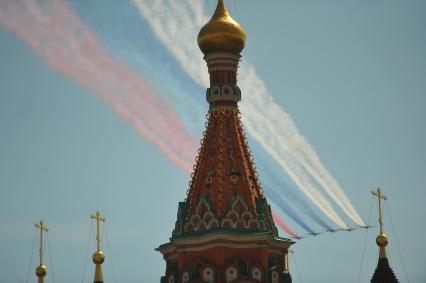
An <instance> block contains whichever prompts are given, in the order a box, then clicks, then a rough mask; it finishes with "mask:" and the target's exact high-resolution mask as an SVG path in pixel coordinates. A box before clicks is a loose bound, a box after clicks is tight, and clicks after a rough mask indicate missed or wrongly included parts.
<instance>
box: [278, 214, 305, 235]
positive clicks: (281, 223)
mask: <svg viewBox="0 0 426 283" xmlns="http://www.w3.org/2000/svg"><path fill="white" fill-rule="evenodd" d="M272 218H273V219H274V221H275V224H277V226H278V227H280V228H281V229H283V230H284V231H286V232H287V233H288V234H289V235H290V236H292V237H293V238H296V239H299V238H300V237H299V236H298V235H297V234H296V233H294V232H293V231H292V230H291V229H290V227H288V226H287V225H286V224H285V223H284V222H283V221H282V220H281V218H279V216H278V215H277V214H275V212H272Z"/></svg>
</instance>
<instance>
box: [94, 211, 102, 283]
mask: <svg viewBox="0 0 426 283" xmlns="http://www.w3.org/2000/svg"><path fill="white" fill-rule="evenodd" d="M90 218H92V219H95V220H96V252H95V253H94V254H93V256H92V260H93V263H94V264H95V265H96V267H95V281H94V282H95V283H102V282H104V279H103V274H102V266H101V264H102V263H103V262H104V260H105V255H104V253H103V252H102V251H101V232H100V230H101V227H100V222H101V221H102V222H104V221H105V220H106V219H105V218H104V217H103V216H102V215H101V213H100V212H99V211H96V213H95V214H92V215H90Z"/></svg>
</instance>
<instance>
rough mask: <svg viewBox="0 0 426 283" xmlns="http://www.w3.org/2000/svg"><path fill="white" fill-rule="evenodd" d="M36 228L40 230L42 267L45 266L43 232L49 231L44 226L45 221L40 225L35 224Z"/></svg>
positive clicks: (41, 221)
mask: <svg viewBox="0 0 426 283" xmlns="http://www.w3.org/2000/svg"><path fill="white" fill-rule="evenodd" d="M34 226H35V227H36V228H38V229H40V249H39V252H40V265H43V232H47V231H49V229H48V228H47V227H46V226H44V222H43V220H40V222H39V223H36V224H34Z"/></svg>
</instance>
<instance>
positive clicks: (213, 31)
mask: <svg viewBox="0 0 426 283" xmlns="http://www.w3.org/2000/svg"><path fill="white" fill-rule="evenodd" d="M245 42H246V34H245V32H244V29H243V28H242V27H241V26H240V24H239V23H237V22H236V21H235V20H234V19H233V18H232V17H231V16H230V15H229V12H228V10H227V9H226V7H225V3H224V1H223V0H218V2H217V7H216V10H215V12H214V14H213V16H212V18H211V19H210V21H209V22H208V23H207V24H206V25H205V26H203V27H202V28H201V30H200V33H199V34H198V46H199V47H200V49H201V51H202V52H203V53H204V54H208V53H214V52H219V53H220V52H224V53H232V54H237V55H238V54H240V53H241V51H242V50H243V49H244V45H245Z"/></svg>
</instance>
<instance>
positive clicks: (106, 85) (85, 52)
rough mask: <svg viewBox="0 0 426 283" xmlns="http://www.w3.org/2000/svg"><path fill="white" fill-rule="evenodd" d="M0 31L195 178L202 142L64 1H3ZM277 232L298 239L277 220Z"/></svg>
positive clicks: (0, 14) (0, 7) (0, 13)
mask: <svg viewBox="0 0 426 283" xmlns="http://www.w3.org/2000/svg"><path fill="white" fill-rule="evenodd" d="M2 1H3V2H2V3H1V6H0V25H2V26H4V27H6V28H7V29H8V30H9V31H11V32H13V33H14V34H15V35H16V36H17V37H19V38H21V39H22V40H24V41H25V42H26V43H27V44H28V46H29V47H30V48H31V49H32V50H33V51H34V52H35V53H36V54H38V55H39V56H41V57H42V58H44V59H45V60H46V61H47V63H48V64H49V66H50V67H51V68H52V69H54V70H56V71H58V72H60V73H62V74H64V75H65V76H67V77H69V78H71V79H72V80H74V81H75V82H77V83H78V84H79V85H81V86H83V87H84V88H86V89H88V90H90V91H92V92H93V93H95V94H96V95H97V96H98V97H99V98H101V99H102V100H103V101H104V102H105V103H107V104H109V105H111V107H112V108H113V109H114V110H115V111H116V112H117V114H118V115H119V117H120V118H121V119H123V120H125V121H128V122H130V123H132V125H133V126H134V127H135V129H136V130H137V131H138V133H139V134H140V135H141V136H142V137H144V138H145V139H147V140H149V141H150V142H152V143H153V144H155V145H156V146H157V147H158V148H159V149H160V150H161V152H162V153H163V154H164V155H165V156H166V157H167V158H168V159H170V160H171V161H172V162H173V163H174V164H176V165H177V166H179V167H180V168H182V169H183V170H184V171H185V172H187V173H191V172H192V166H193V163H194V155H195V153H196V148H197V145H198V144H199V142H198V140H197V139H196V138H195V137H194V136H193V135H192V134H191V133H190V132H189V131H188V130H187V129H186V128H185V126H184V125H182V123H181V122H180V120H179V118H178V116H177V115H176V114H175V113H174V111H173V110H172V108H171V107H170V106H169V104H168V103H167V102H165V101H164V100H162V99H161V98H160V97H159V96H156V95H155V94H154V93H153V91H152V90H151V89H150V88H149V87H148V86H147V84H146V83H145V82H144V81H143V80H142V79H141V78H140V77H139V75H138V74H136V73H135V72H134V71H132V70H131V69H129V68H128V67H127V66H124V65H123V64H122V63H120V62H118V61H116V60H114V59H112V58H111V57H110V56H109V55H108V54H107V53H106V52H105V51H104V50H103V49H102V47H101V44H100V43H99V42H98V40H97V39H96V36H95V35H94V34H93V33H91V31H90V30H89V29H88V28H87V27H86V26H85V25H84V24H83V23H82V22H81V21H80V19H79V17H78V16H77V15H75V13H74V12H73V11H72V9H70V8H69V7H68V5H67V3H66V2H64V1H61V0H42V1H36V0H25V1H24V0H2ZM274 219H275V221H276V223H277V224H278V226H280V227H281V228H283V229H284V230H285V231H286V232H287V233H289V234H290V235H291V236H293V237H297V235H296V233H294V232H293V231H292V230H291V229H290V228H289V227H288V226H287V225H285V224H284V223H283V221H282V220H281V219H280V218H279V217H278V216H276V215H274Z"/></svg>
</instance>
